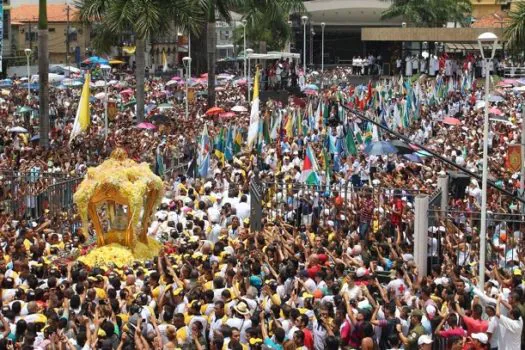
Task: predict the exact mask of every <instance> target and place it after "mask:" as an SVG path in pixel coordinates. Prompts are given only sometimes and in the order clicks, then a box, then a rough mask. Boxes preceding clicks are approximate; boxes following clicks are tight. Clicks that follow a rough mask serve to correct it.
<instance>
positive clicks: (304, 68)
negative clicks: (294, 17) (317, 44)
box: [301, 16, 308, 78]
mask: <svg viewBox="0 0 525 350" xmlns="http://www.w3.org/2000/svg"><path fill="white" fill-rule="evenodd" d="M301 21H302V22H303V71H304V73H303V74H304V76H305V78H306V23H307V22H308V16H303V17H301Z"/></svg>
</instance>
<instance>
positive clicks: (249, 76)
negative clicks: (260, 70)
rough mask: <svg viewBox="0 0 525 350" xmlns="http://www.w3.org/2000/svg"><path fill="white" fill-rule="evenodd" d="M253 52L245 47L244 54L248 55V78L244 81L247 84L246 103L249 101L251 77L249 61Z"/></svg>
mask: <svg viewBox="0 0 525 350" xmlns="http://www.w3.org/2000/svg"><path fill="white" fill-rule="evenodd" d="M252 53H253V50H252V49H246V54H247V55H248V80H247V81H246V85H248V103H250V79H251V75H252V72H251V62H250V55H251V54H252Z"/></svg>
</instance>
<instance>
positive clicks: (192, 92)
mask: <svg viewBox="0 0 525 350" xmlns="http://www.w3.org/2000/svg"><path fill="white" fill-rule="evenodd" d="M188 103H195V89H194V88H188Z"/></svg>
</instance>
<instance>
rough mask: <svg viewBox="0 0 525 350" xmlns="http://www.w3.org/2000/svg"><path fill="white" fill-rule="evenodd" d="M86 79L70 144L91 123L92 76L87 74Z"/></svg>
mask: <svg viewBox="0 0 525 350" xmlns="http://www.w3.org/2000/svg"><path fill="white" fill-rule="evenodd" d="M84 79H85V80H84V87H82V95H80V101H79V103H78V108H77V115H76V116H75V122H74V124H73V130H71V135H70V137H69V142H71V141H73V139H74V138H75V137H77V136H78V135H79V134H80V133H81V132H82V131H86V130H87V128H88V127H89V123H90V121H91V119H90V115H89V112H90V111H89V98H90V97H91V92H90V89H89V83H90V82H91V75H90V74H89V73H87V74H86V75H85V77H84Z"/></svg>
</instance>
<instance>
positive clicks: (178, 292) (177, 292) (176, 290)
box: [173, 288, 183, 296]
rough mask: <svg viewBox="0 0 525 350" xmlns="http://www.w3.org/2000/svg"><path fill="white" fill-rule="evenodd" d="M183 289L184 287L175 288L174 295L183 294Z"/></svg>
mask: <svg viewBox="0 0 525 350" xmlns="http://www.w3.org/2000/svg"><path fill="white" fill-rule="evenodd" d="M182 291H183V289H182V288H177V289H175V290H174V291H173V295H174V296H177V295H179V294H181V293H182Z"/></svg>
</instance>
